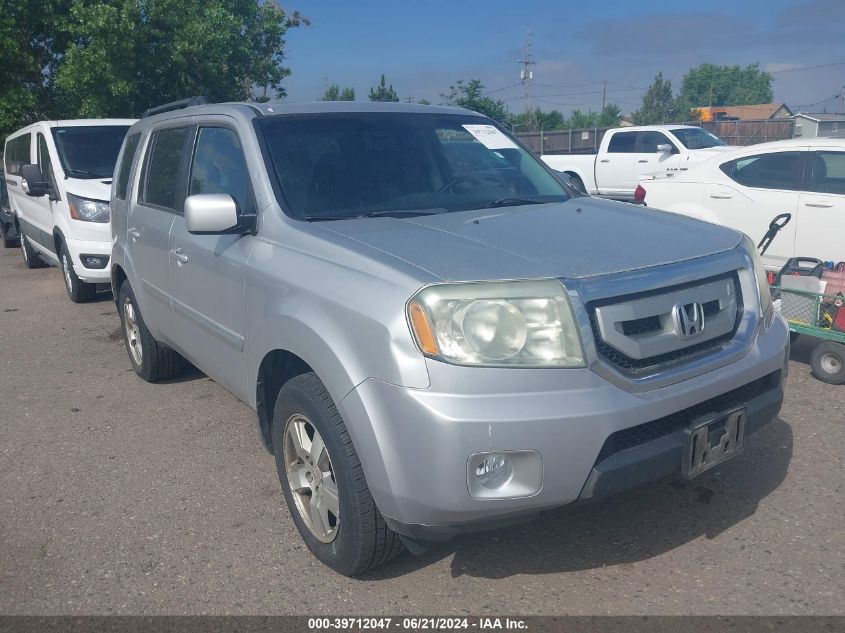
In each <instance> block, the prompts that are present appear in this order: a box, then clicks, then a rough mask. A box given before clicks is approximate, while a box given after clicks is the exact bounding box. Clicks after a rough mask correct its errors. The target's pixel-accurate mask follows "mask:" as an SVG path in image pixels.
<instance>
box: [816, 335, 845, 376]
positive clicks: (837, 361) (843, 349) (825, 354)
mask: <svg viewBox="0 0 845 633" xmlns="http://www.w3.org/2000/svg"><path fill="white" fill-rule="evenodd" d="M810 367H811V368H812V369H813V374H814V375H815V377H816V378H818V379H819V380H821V381H823V382H826V383H829V384H831V385H841V384H843V383H845V345H843V344H842V343H835V342H833V341H825V342H824V343H821V344H820V345H817V346H816V349H814V350H813V355H812V356H811V357H810Z"/></svg>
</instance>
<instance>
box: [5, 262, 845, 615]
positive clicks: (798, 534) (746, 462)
mask: <svg viewBox="0 0 845 633" xmlns="http://www.w3.org/2000/svg"><path fill="white" fill-rule="evenodd" d="M0 332H2V336H1V337H0V341H2V342H0V389H2V394H3V402H2V408H0V411H2V414H1V415H2V418H1V419H2V423H0V613H4V614H145V615H149V614H199V613H209V614H405V613H410V614H420V613H428V614H431V613H440V614H486V613H510V614H614V615H616V614H691V613H692V614H845V602H843V600H842V596H843V595H845V581H844V579H845V573H843V551H844V550H845V531H843V525H845V522H843V506H842V501H843V490H842V485H843V479H845V477H843V467H842V447H843V446H845V387H833V386H829V385H826V384H824V383H822V382H820V381H818V380H816V379H814V378H813V377H812V376H810V370H809V367H808V364H807V363H808V358H809V354H810V351H811V350H812V345H813V342H812V341H810V340H799V341H798V342H797V343H796V345H795V346H794V348H793V357H792V362H791V366H790V376H789V383H788V387H787V396H786V402H785V404H784V408H783V411H782V412H781V415H780V418H779V419H778V420H776V421H774V422H773V423H772V424H770V425H769V426H768V427H766V428H764V429H763V430H761V431H760V432H759V433H757V434H755V435H752V436H750V437H749V438H748V441H747V443H746V448H745V452H744V453H743V455H742V456H740V457H739V458H737V459H735V460H732V461H731V462H729V463H727V464H725V465H724V466H723V467H721V468H719V469H717V471H716V472H713V473H712V474H707V475H705V476H703V477H702V478H700V479H699V480H696V481H694V482H693V483H690V484H682V483H680V482H674V483H669V482H667V483H661V484H659V485H655V486H652V487H649V488H645V489H641V490H638V491H635V492H634V493H632V494H629V495H627V496H623V497H619V498H615V499H611V500H609V501H606V502H603V503H597V504H594V505H589V506H582V507H578V508H572V509H568V510H567V509H563V510H560V511H557V512H554V513H550V514H547V515H545V516H544V517H542V518H541V519H540V520H538V521H536V522H534V523H531V524H528V525H526V526H521V527H516V528H511V529H507V530H502V531H497V532H490V533H486V534H481V535H470V536H464V537H461V538H459V539H457V540H456V541H454V542H452V543H449V544H445V545H442V546H438V547H436V548H434V549H432V550H431V551H429V552H427V553H426V554H424V555H422V556H420V557H414V556H412V555H410V554H405V555H403V556H402V557H401V558H400V559H399V560H397V561H395V562H393V563H391V564H389V565H388V566H386V567H384V568H382V569H380V570H377V571H376V572H374V573H373V574H371V575H370V576H368V577H366V578H364V579H358V580H352V579H348V578H344V577H342V576H338V575H337V574H335V573H333V572H331V571H330V570H328V569H327V568H325V567H324V566H322V565H321V564H320V563H318V562H317V561H316V560H315V559H314V558H313V557H312V556H311V555H310V554H309V553H308V551H307V550H306V549H305V547H304V545H303V544H302V541H301V540H300V537H299V535H298V533H297V532H296V529H295V527H294V525H293V523H292V521H291V519H290V517H289V515H288V511H287V509H286V507H285V506H284V501H283V499H282V496H281V491H280V488H279V483H278V480H277V478H276V473H275V468H274V463H273V459H272V457H271V456H270V455H268V454H267V453H266V452H265V451H264V449H263V448H262V447H261V445H260V443H259V441H258V437H257V434H256V431H255V422H254V414H253V412H252V411H251V410H250V409H249V408H248V407H247V406H246V405H244V404H243V403H241V402H240V401H238V400H237V399H235V398H234V397H233V396H231V395H230V394H228V393H227V392H226V391H224V390H223V389H222V388H221V387H220V386H218V385H217V384H216V383H214V382H213V381H211V380H210V379H209V378H207V377H206V376H204V375H202V374H201V373H199V372H194V373H192V374H190V375H188V376H186V377H184V378H181V379H179V380H176V381H173V382H171V383H169V384H158V385H151V384H147V383H145V382H143V381H141V380H140V379H139V378H137V377H136V376H135V374H134V373H133V372H132V370H131V368H130V365H129V360H128V358H127V355H126V352H125V350H124V348H123V342H122V339H121V337H120V331H119V320H118V317H117V314H116V312H115V308H114V304H113V303H112V302H111V301H110V295H106V296H104V297H103V298H102V300H100V301H97V302H94V303H89V304H85V305H74V304H72V303H70V301H68V299H67V297H66V295H65V292H64V288H63V286H62V281H61V277H60V274H59V272H58V270H56V269H54V268H46V269H41V270H26V269H25V268H24V266H23V264H22V262H21V258H20V254H19V252H18V251H17V250H5V251H3V250H0Z"/></svg>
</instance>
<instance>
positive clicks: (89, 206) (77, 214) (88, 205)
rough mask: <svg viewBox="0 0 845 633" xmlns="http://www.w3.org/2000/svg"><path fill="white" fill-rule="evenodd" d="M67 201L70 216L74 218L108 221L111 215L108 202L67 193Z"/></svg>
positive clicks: (84, 220) (89, 220)
mask: <svg viewBox="0 0 845 633" xmlns="http://www.w3.org/2000/svg"><path fill="white" fill-rule="evenodd" d="M67 203H68V206H69V207H70V217H72V218H73V219H74V220H82V221H83V222H108V221H109V217H110V216H111V213H110V212H109V203H108V202H102V201H101V200H89V199H88V198H80V197H79V196H75V195H73V194H72V193H69V194H67Z"/></svg>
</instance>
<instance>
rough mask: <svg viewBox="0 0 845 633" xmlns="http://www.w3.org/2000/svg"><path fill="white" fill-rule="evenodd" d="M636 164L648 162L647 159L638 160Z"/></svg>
mask: <svg viewBox="0 0 845 633" xmlns="http://www.w3.org/2000/svg"><path fill="white" fill-rule="evenodd" d="M637 162H638V163H647V162H648V159H647V158H646V159H645V160H638V161H637Z"/></svg>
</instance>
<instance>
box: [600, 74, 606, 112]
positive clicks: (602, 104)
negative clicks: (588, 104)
mask: <svg viewBox="0 0 845 633" xmlns="http://www.w3.org/2000/svg"><path fill="white" fill-rule="evenodd" d="M606 98H607V79H605V80H604V88H602V89H601V111H602V112H604V102H605V99H606Z"/></svg>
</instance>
